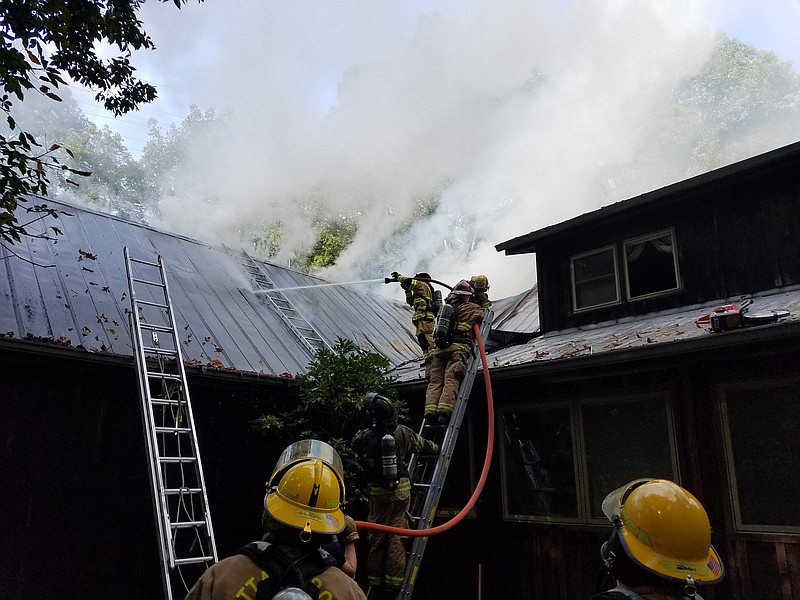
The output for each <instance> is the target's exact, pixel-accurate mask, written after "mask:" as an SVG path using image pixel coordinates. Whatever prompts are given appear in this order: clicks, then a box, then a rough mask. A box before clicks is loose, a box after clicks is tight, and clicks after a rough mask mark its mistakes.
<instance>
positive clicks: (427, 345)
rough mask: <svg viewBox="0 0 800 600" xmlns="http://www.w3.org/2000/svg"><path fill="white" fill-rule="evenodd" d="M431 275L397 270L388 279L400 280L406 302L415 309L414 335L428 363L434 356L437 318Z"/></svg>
mask: <svg viewBox="0 0 800 600" xmlns="http://www.w3.org/2000/svg"><path fill="white" fill-rule="evenodd" d="M430 279H431V276H430V275H429V274H428V273H425V272H424V271H420V272H419V273H417V274H416V275H414V277H406V276H404V275H400V273H398V272H397V271H395V272H394V273H392V276H391V277H390V278H388V279H386V281H387V282H389V281H398V282H400V287H401V288H403V291H404V292H405V294H406V303H407V304H408V305H409V306H411V307H412V308H413V309H414V314H413V315H412V316H411V322H412V323H413V325H414V335H416V337H417V342H419V346H420V348H422V358H423V359H424V361H425V363H426V364H427V363H428V362H429V361H430V359H431V356H433V352H434V350H436V348H435V346H434V345H433V321H434V319H435V318H436V304H435V302H434V298H433V288H432V287H431V285H430V283H428V282H429V281H430Z"/></svg>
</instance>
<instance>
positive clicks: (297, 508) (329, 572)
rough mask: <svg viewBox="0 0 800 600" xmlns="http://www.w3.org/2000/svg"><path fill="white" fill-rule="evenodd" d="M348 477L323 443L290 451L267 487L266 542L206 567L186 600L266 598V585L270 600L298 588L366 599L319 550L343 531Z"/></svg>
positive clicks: (299, 444) (323, 594)
mask: <svg viewBox="0 0 800 600" xmlns="http://www.w3.org/2000/svg"><path fill="white" fill-rule="evenodd" d="M343 472H344V471H343V469H342V461H341V459H340V458H339V455H338V453H337V452H336V450H334V449H333V448H332V447H331V446H329V445H328V444H326V443H324V442H320V441H319V440H302V441H300V442H295V443H294V444H292V445H291V446H289V447H288V448H286V449H285V450H284V451H283V453H282V454H281V456H280V458H279V459H278V462H277V464H276V466H275V469H274V470H273V472H272V476H271V477H270V478H269V481H268V482H267V494H266V496H265V498H264V513H263V517H262V526H263V528H264V531H265V534H264V537H263V540H262V541H260V542H253V543H251V544H248V545H247V546H244V547H242V548H241V549H240V550H239V552H238V553H237V554H235V555H233V556H230V557H228V558H226V559H224V560H222V561H220V562H218V563H217V564H215V565H213V566H211V567H210V568H208V569H207V570H206V571H205V573H203V575H202V576H201V577H200V579H199V580H198V581H197V583H195V585H194V587H192V589H191V590H189V594H188V595H187V596H186V600H230V599H231V598H242V599H245V600H246V599H248V598H249V599H251V600H252V599H255V598H256V593H257V591H261V592H262V594H263V593H264V590H259V588H260V587H263V586H268V587H267V588H266V589H267V595H266V598H273V597H274V596H275V595H276V594H278V593H279V592H280V590H281V589H282V588H284V587H286V588H295V587H296V588H298V589H301V590H303V591H305V592H306V593H309V594H310V595H311V596H312V597H313V598H317V597H318V596H319V597H326V598H331V599H335V598H340V599H342V600H365V599H366V596H365V595H364V592H363V591H361V588H359V587H358V584H356V582H355V581H354V580H353V579H351V578H350V577H348V576H347V575H345V573H343V572H342V571H341V570H340V569H339V568H337V567H336V559H334V558H333V557H332V556H331V555H330V554H329V553H328V552H326V551H325V550H323V549H322V548H320V546H321V544H323V543H326V542H330V541H332V540H334V539H335V538H334V537H333V536H335V535H336V534H337V533H340V532H341V531H342V530H343V529H344V526H345V519H344V513H343V512H342V506H343V505H344V490H345V487H344V480H343V477H342V473H343ZM289 564H292V565H294V566H297V569H296V570H295V569H294V568H291V569H290V568H287V567H286V565H289ZM284 595H286V596H288V597H295V598H297V597H302V596H299V595H292V594H290V593H289V592H288V591H284Z"/></svg>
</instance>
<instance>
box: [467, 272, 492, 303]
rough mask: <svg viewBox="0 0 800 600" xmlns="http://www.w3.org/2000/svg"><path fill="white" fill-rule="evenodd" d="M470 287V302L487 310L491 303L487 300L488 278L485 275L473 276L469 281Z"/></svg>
mask: <svg viewBox="0 0 800 600" xmlns="http://www.w3.org/2000/svg"><path fill="white" fill-rule="evenodd" d="M469 284H470V286H472V301H473V302H474V303H475V304H477V305H478V306H480V307H481V308H489V307H490V306H491V305H492V301H491V300H489V295H488V292H489V278H488V277H486V275H473V276H472V277H471V278H470V280H469Z"/></svg>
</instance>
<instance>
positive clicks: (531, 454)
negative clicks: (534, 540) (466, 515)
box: [503, 405, 578, 519]
mask: <svg viewBox="0 0 800 600" xmlns="http://www.w3.org/2000/svg"><path fill="white" fill-rule="evenodd" d="M503 429H504V448H503V450H504V457H505V461H504V462H505V465H504V466H505V468H504V476H505V486H504V490H505V494H504V495H505V500H506V513H507V515H514V516H532V517H551V518H561V519H577V518H578V499H577V492H576V489H575V460H574V453H573V447H572V427H571V422H570V410H569V407H568V406H567V405H562V406H554V407H546V408H535V409H533V408H526V409H525V410H521V411H508V412H505V413H503Z"/></svg>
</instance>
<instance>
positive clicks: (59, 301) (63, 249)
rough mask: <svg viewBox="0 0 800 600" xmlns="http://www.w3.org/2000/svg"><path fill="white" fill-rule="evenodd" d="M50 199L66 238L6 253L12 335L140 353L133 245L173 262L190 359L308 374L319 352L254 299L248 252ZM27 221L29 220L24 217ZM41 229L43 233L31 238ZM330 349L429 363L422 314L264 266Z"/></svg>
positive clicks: (27, 243)
mask: <svg viewBox="0 0 800 600" xmlns="http://www.w3.org/2000/svg"><path fill="white" fill-rule="evenodd" d="M42 200H44V201H46V203H47V204H48V205H50V206H52V207H53V208H55V209H56V210H58V211H59V212H60V213H61V218H59V219H58V220H57V221H56V220H53V219H52V218H51V217H46V218H44V219H42V220H41V221H40V222H39V223H37V224H36V225H35V226H29V227H28V229H29V231H30V230H32V229H38V231H40V232H43V231H45V228H46V227H48V226H53V225H55V226H57V227H59V228H60V229H61V230H62V231H63V235H58V236H54V239H52V240H48V239H42V238H37V237H30V236H26V237H24V238H23V240H22V241H21V242H20V243H18V244H15V245H13V246H10V247H0V298H1V299H2V302H1V303H0V336H2V337H5V338H17V339H29V340H35V341H45V342H49V343H54V344H58V345H62V346H68V347H74V348H82V349H84V350H88V351H90V352H105V353H109V354H116V355H128V356H130V355H132V345H131V339H130V329H129V324H128V317H127V312H128V310H129V307H130V300H129V298H128V293H129V292H128V280H127V275H126V272H125V264H124V256H123V248H124V247H125V246H127V247H128V248H129V251H130V254H131V256H132V257H133V258H139V259H143V260H150V261H155V260H156V257H157V255H159V254H160V255H161V256H162V257H163V260H164V263H165V266H166V272H167V278H168V284H169V287H170V294H171V299H172V304H173V309H174V314H175V320H176V323H177V326H178V329H179V332H178V333H179V337H180V338H181V341H182V342H183V343H182V344H181V350H182V352H183V354H184V359H185V360H189V361H197V362H198V363H199V364H207V363H210V362H211V361H215V360H216V361H220V363H221V364H222V366H224V367H225V368H230V369H235V370H238V371H249V372H255V373H263V374H266V375H282V374H287V373H288V374H295V373H301V372H305V369H306V367H307V365H308V362H309V360H310V359H311V355H310V353H309V351H308V350H307V349H306V347H305V346H304V345H303V344H302V343H301V341H300V339H299V338H297V337H296V336H295V335H294V334H293V333H292V332H291V330H290V329H289V328H288V327H287V325H286V324H285V323H284V322H283V320H282V319H281V318H280V315H278V314H277V312H276V311H275V309H274V308H273V307H272V306H271V305H269V303H268V302H267V301H266V300H265V299H264V298H263V297H259V295H258V294H255V293H253V291H254V290H253V289H252V287H251V283H250V276H249V275H248V274H247V273H246V272H245V270H244V268H243V266H242V260H241V259H240V257H241V252H240V251H238V250H237V251H234V250H230V249H227V248H225V247H224V246H214V245H209V244H205V243H202V242H200V241H197V240H192V239H190V238H187V237H183V236H179V235H175V234H170V233H166V232H162V231H159V230H157V229H155V228H152V227H148V226H143V225H140V224H137V223H133V222H130V221H127V220H125V219H121V218H119V217H114V216H110V215H106V214H102V213H99V212H96V211H93V210H91V209H87V208H83V207H78V206H73V205H68V204H64V203H60V202H56V201H52V200H49V199H39V200H37V202H41V201H42ZM19 217H20V220H21V221H25V220H28V219H27V216H26V213H25V212H24V209H22V208H21V209H20V215H19ZM31 233H33V231H31ZM256 263H257V264H258V265H259V266H260V267H261V269H262V270H263V271H264V273H265V274H266V275H267V276H268V277H270V278H271V279H272V280H273V282H274V283H275V285H276V286H277V287H279V288H280V287H299V286H317V287H308V288H303V289H294V290H286V291H285V292H284V295H285V296H286V297H287V298H288V299H289V300H290V301H291V302H292V303H293V304H294V305H295V307H296V308H297V309H298V311H299V312H300V313H301V314H302V315H303V316H304V317H305V318H306V320H308V321H309V322H310V323H311V324H312V326H313V327H314V328H315V329H316V330H317V331H318V333H319V334H320V335H321V337H322V338H323V339H324V340H325V341H326V342H327V343H328V344H329V345H333V344H335V343H336V340H337V338H344V339H350V340H352V341H354V342H355V343H356V345H357V346H358V347H360V348H362V349H366V350H371V351H375V352H379V353H380V354H383V355H384V356H386V357H387V358H388V359H389V361H390V363H391V364H392V365H393V366H396V365H398V364H402V363H406V362H409V361H413V360H417V359H419V358H420V354H421V353H420V350H419V346H418V344H417V342H416V339H415V338H414V336H413V329H412V327H411V318H410V317H411V312H410V309H409V308H408V307H407V306H406V305H405V304H404V303H401V302H399V301H395V300H391V299H387V298H384V297H381V296H378V295H376V294H373V293H369V292H368V291H364V290H363V289H358V288H355V287H337V286H322V287H319V284H323V283H326V282H325V281H324V280H322V279H320V278H318V277H314V276H311V275H307V274H304V273H300V272H298V271H294V270H292V269H288V268H284V267H279V266H277V265H274V264H271V263H267V262H263V261H256Z"/></svg>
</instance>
